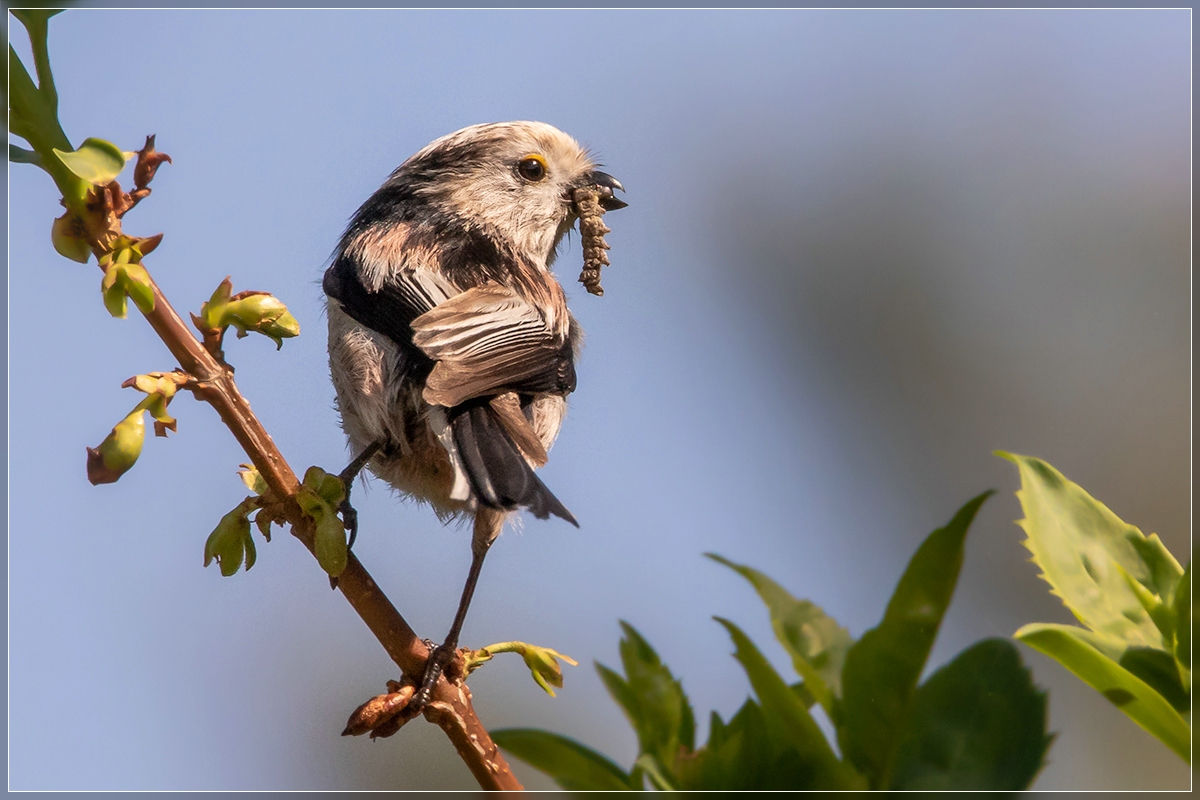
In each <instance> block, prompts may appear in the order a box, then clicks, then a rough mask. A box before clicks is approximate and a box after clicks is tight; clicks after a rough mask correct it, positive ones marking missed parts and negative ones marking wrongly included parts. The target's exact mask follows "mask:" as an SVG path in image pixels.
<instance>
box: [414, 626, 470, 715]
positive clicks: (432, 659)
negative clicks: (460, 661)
mask: <svg viewBox="0 0 1200 800" xmlns="http://www.w3.org/2000/svg"><path fill="white" fill-rule="evenodd" d="M457 654H458V647H457V645H455V643H453V642H445V643H443V644H440V645H438V646H437V647H435V648H434V649H433V652H431V653H430V654H429V660H428V661H426V662H425V674H424V676H422V678H421V686H420V688H418V689H417V691H416V693H415V694H414V695H413V697H412V700H411V701H409V704H408V708H407V712H408V713H410V714H419V713H420V712H421V710H422V709H424V708H425V706H426V705H427V704H428V703H429V700H430V698H432V697H433V687H434V686H436V685H437V682H438V678H440V677H442V673H443V672H445V671H446V667H448V666H449V665H450V664H451V663H452V662H453V661H454V657H455V656H456V655H457Z"/></svg>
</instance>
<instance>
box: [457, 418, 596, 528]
mask: <svg viewBox="0 0 1200 800" xmlns="http://www.w3.org/2000/svg"><path fill="white" fill-rule="evenodd" d="M448 416H449V421H450V427H451V430H452V431H453V433H454V444H455V446H456V447H457V449H458V456H459V458H460V459H461V461H462V465H463V469H464V470H465V471H466V473H467V480H469V481H470V483H471V488H472V489H474V490H475V496H476V497H477V498H478V499H479V502H480V503H481V504H482V505H484V506H487V507H488V508H496V509H503V510H505V511H511V510H513V509H516V508H527V509H529V511H530V512H531V513H532V514H533V515H534V516H535V517H537V518H538V519H546V518H548V517H549V516H550V515H551V514H554V515H555V516H557V517H561V518H562V519H565V520H566V521H567V522H569V523H571V524H572V525H574V526H575V527H579V523H578V522H576V521H575V517H574V516H572V515H571V512H570V511H568V510H567V508H566V506H564V505H563V504H562V502H561V501H559V499H558V498H557V497H555V496H554V494H553V492H551V491H550V490H549V489H548V488H546V484H544V483H542V481H541V479H540V478H538V476H537V475H536V474H534V471H533V468H532V467H530V466H529V462H528V461H526V460H525V457H524V456H523V455H521V451H520V450H519V449H518V448H517V446H516V445H515V444H514V443H513V440H512V437H511V436H510V435H509V433H508V431H507V430H506V429H505V427H504V425H503V424H502V423H501V422H500V420H499V418H498V417H497V415H496V411H495V410H494V409H493V408H492V407H491V406H490V405H488V402H487V401H486V400H476V401H471V402H469V403H464V404H463V405H460V406H457V407H456V408H453V409H451V410H450V412H449V415H448Z"/></svg>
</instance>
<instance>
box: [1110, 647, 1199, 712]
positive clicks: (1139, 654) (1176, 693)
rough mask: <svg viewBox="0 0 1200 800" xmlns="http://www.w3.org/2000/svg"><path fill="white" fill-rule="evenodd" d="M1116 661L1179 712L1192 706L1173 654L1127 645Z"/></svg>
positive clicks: (1185, 710)
mask: <svg viewBox="0 0 1200 800" xmlns="http://www.w3.org/2000/svg"><path fill="white" fill-rule="evenodd" d="M1118 663H1119V664H1120V665H1121V666H1122V667H1124V668H1125V669H1127V670H1129V671H1130V672H1132V673H1133V674H1134V675H1136V676H1138V677H1139V678H1141V679H1142V680H1143V681H1145V683H1146V684H1147V685H1148V686H1150V688H1152V689H1154V691H1156V692H1158V693H1159V694H1161V695H1162V696H1163V699H1164V700H1166V701H1167V702H1168V703H1170V704H1171V707H1172V708H1174V709H1175V710H1176V711H1179V712H1180V713H1184V712H1187V711H1188V710H1190V709H1191V707H1192V698H1191V694H1190V692H1189V691H1188V690H1187V689H1186V688H1184V685H1183V681H1182V680H1181V679H1180V674H1179V669H1178V668H1177V666H1176V664H1175V656H1173V655H1172V654H1171V653H1168V652H1166V651H1165V650H1158V649H1157V648H1154V647H1128V648H1126V649H1125V652H1124V653H1122V654H1121V658H1120V659H1119V661H1118Z"/></svg>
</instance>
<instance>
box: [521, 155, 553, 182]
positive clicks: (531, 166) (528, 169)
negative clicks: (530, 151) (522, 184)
mask: <svg viewBox="0 0 1200 800" xmlns="http://www.w3.org/2000/svg"><path fill="white" fill-rule="evenodd" d="M517 174H518V175H520V176H521V177H522V178H524V179H525V180H527V181H529V182H531V183H537V182H538V181H540V180H542V179H543V178H545V177H546V161H545V159H543V158H542V157H541V156H525V158H522V159H521V160H520V161H518V162H517Z"/></svg>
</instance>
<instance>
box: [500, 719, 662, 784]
mask: <svg viewBox="0 0 1200 800" xmlns="http://www.w3.org/2000/svg"><path fill="white" fill-rule="evenodd" d="M491 733H492V741H494V742H495V743H496V744H498V745H500V746H501V747H503V748H504V749H505V750H507V751H508V752H509V753H510V754H511V755H513V756H515V757H517V758H519V759H521V760H522V761H524V762H525V763H527V764H529V765H530V766H532V767H535V768H537V769H540V770H541V771H542V772H545V773H546V774H547V775H549V776H550V777H551V778H553V779H554V782H555V783H557V784H558V785H559V786H561V787H562V788H564V789H566V790H567V791H572V792H580V791H589V790H595V791H629V790H630V789H635V788H637V789H640V788H641V787H640V786H636V787H635V786H634V785H633V784H632V781H631V778H630V776H629V775H628V774H627V773H626V772H625V771H624V770H622V769H621V768H620V767H618V766H617V765H616V764H614V763H613V762H612V761H611V760H609V759H608V758H607V757H606V756H604V755H602V754H600V753H597V752H596V751H595V750H592V749H591V748H590V747H586V746H584V745H582V744H580V743H579V742H577V741H575V740H574V739H568V738H567V737H565V736H559V735H558V734H554V733H549V732H547V731H539V730H534V729H532V728H505V729H503V730H498V731H492V732H491Z"/></svg>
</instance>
